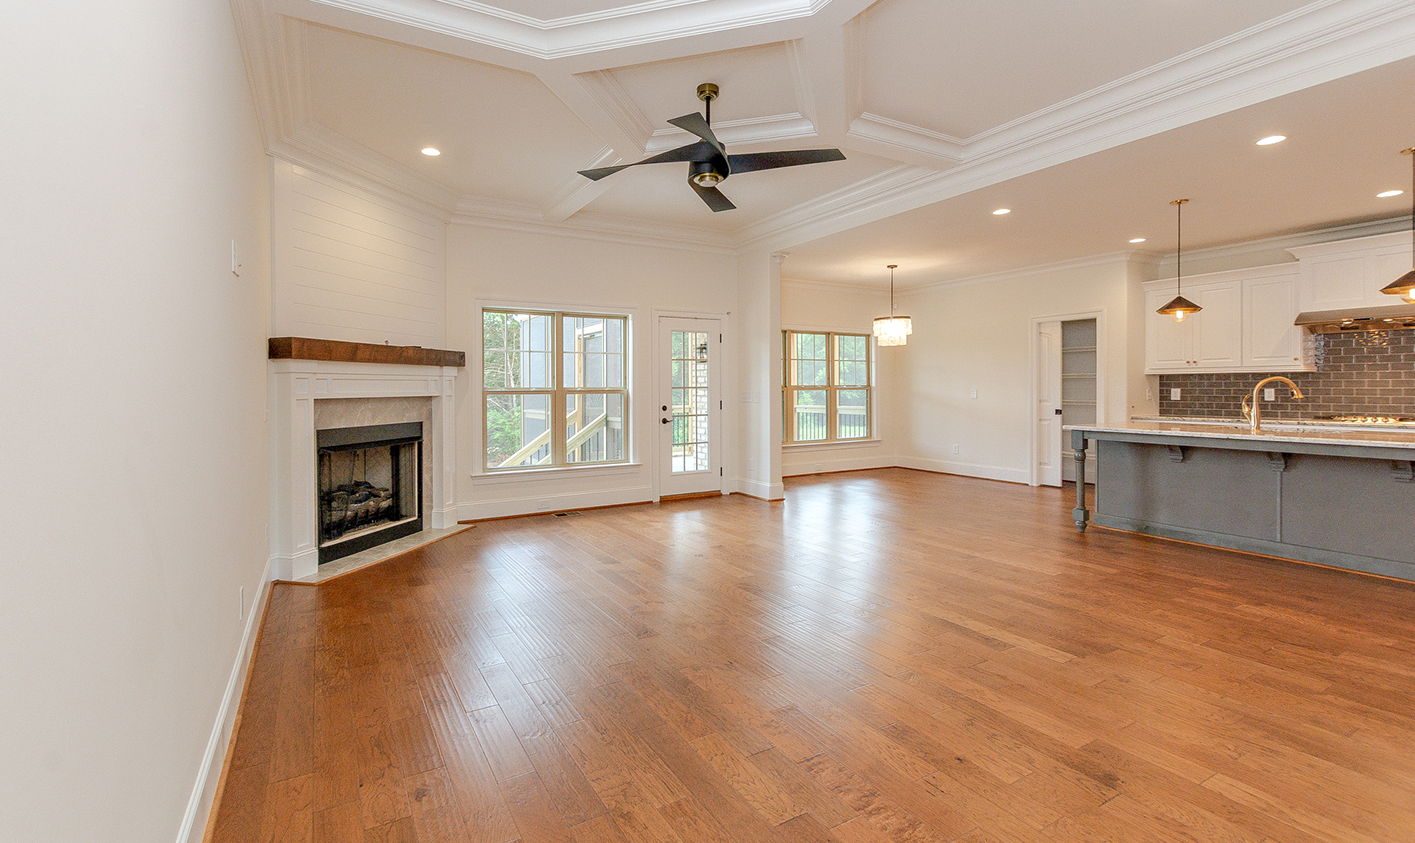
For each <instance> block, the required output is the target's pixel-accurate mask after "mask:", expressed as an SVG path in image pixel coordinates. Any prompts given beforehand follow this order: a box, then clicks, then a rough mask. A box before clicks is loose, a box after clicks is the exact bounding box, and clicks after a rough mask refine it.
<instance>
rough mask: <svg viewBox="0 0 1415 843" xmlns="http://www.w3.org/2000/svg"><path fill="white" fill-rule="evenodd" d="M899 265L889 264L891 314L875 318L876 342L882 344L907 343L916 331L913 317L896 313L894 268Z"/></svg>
mask: <svg viewBox="0 0 1415 843" xmlns="http://www.w3.org/2000/svg"><path fill="white" fill-rule="evenodd" d="M898 267H899V264H897V263H892V264H890V265H889V315H888V316H881V317H879V318H878V319H876V320H875V342H877V343H879V344H880V345H905V344H907V343H908V342H909V335H910V334H912V333H914V321H913V320H912V319H910V318H909V317H907V316H895V315H894V270H895V269H897V268H898Z"/></svg>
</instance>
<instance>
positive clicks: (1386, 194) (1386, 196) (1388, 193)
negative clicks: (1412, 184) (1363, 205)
mask: <svg viewBox="0 0 1415 843" xmlns="http://www.w3.org/2000/svg"><path fill="white" fill-rule="evenodd" d="M1404 192H1405V191H1403V190H1382V191H1381V192H1380V193H1377V194H1376V198H1377V199H1389V198H1391V197H1392V196H1399V195H1400V194H1402V193H1404Z"/></svg>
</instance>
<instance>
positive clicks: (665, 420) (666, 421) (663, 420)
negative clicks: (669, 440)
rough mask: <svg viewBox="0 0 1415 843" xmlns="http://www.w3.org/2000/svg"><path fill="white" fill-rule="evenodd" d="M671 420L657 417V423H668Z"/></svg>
mask: <svg viewBox="0 0 1415 843" xmlns="http://www.w3.org/2000/svg"><path fill="white" fill-rule="evenodd" d="M671 421H673V419H659V420H658V423H659V424H668V423H669V422H671Z"/></svg>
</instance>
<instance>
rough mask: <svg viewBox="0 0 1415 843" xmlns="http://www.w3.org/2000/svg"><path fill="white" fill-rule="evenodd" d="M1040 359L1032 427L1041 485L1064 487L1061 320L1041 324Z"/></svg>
mask: <svg viewBox="0 0 1415 843" xmlns="http://www.w3.org/2000/svg"><path fill="white" fill-rule="evenodd" d="M1036 349H1037V359H1036V360H1034V361H1033V364H1032V371H1033V373H1034V375H1033V376H1034V378H1035V379H1036V383H1035V385H1034V386H1033V394H1034V395H1035V396H1036V406H1035V408H1034V417H1035V419H1036V424H1034V425H1033V426H1032V428H1033V435H1034V436H1036V448H1035V452H1036V455H1037V467H1036V472H1035V474H1034V476H1035V477H1036V483H1037V484H1038V485H1041V486H1060V485H1061V321H1060V320H1057V321H1052V322H1038V323H1037V343H1036Z"/></svg>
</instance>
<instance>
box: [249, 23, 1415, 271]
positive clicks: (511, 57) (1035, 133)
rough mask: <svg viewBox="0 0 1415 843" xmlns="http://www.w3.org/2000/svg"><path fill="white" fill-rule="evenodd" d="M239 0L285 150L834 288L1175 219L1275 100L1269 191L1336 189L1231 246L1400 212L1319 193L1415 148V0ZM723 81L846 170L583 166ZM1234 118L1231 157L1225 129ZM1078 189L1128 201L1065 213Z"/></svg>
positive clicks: (1240, 164) (444, 201)
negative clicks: (713, 177)
mask: <svg viewBox="0 0 1415 843" xmlns="http://www.w3.org/2000/svg"><path fill="white" fill-rule="evenodd" d="M233 7H234V8H235V11H236V16H237V20H238V24H239V26H240V31H241V34H242V46H243V49H244V51H245V54H246V58H247V65H248V67H249V69H250V71H251V77H252V81H253V87H254V90H255V93H256V99H257V107H258V110H259V113H260V116H261V122H262V126H263V128H264V131H265V136H266V143H267V145H268V147H269V148H270V150H271V151H272V152H273V153H275V154H277V155H280V156H282V157H285V158H288V159H290V160H292V161H295V162H296V163H302V164H305V165H307V166H312V167H316V168H326V169H328V168H337V169H338V170H340V171H341V172H352V173H356V174H358V176H359V177H360V178H361V179H362V180H364V181H365V182H366V183H367V184H370V185H372V186H375V187H376V188H377V189H380V190H384V191H388V192H392V193H395V194H397V195H400V196H402V197H404V198H407V199H410V200H413V201H416V202H419V203H422V204H424V205H426V206H429V207H431V208H433V209H435V210H436V211H438V212H439V213H441V214H443V215H445V216H447V217H449V218H452V217H455V216H460V217H464V218H470V219H484V220H500V221H508V220H509V221H515V222H517V223H518V224H524V225H546V226H550V227H561V228H567V229H575V228H593V229H595V230H600V231H604V230H611V231H617V232H620V233H622V234H623V235H624V236H636V237H645V238H650V239H652V238H664V239H669V240H674V241H677V242H682V243H687V244H691V245H695V246H699V247H706V248H721V249H734V248H745V247H754V248H765V249H789V250H791V251H792V252H793V258H792V259H791V264H790V267H791V269H792V273H791V274H793V275H794V276H796V277H809V278H819V279H821V280H839V281H845V280H848V279H849V278H851V277H856V276H858V277H859V278H860V279H861V280H862V281H863V280H864V279H865V275H867V274H868V273H864V272H857V271H856V270H853V269H851V268H850V267H851V266H853V265H856V264H858V265H859V266H864V265H865V262H866V261H870V262H877V261H878V259H879V256H880V255H884V254H886V253H893V254H896V255H917V256H918V257H919V259H920V262H921V263H928V264H929V265H930V266H932V267H934V268H935V270H936V271H940V272H941V271H943V270H942V269H940V268H941V267H944V266H952V267H953V269H952V270H950V272H990V271H999V270H1003V269H1008V268H1015V267H1017V266H1024V265H1028V263H1027V262H1030V263H1037V262H1045V261H1046V260H1059V259H1064V258H1065V257H1067V256H1070V255H1071V254H1072V253H1073V252H1075V251H1076V250H1077V249H1080V248H1092V249H1098V250H1099V251H1112V250H1113V248H1114V247H1113V246H1112V244H1113V243H1117V242H1119V243H1123V242H1124V240H1123V239H1118V238H1120V235H1121V234H1125V233H1128V232H1130V231H1132V230H1134V229H1136V228H1137V227H1138V228H1146V229H1147V230H1149V229H1150V228H1155V227H1157V226H1158V225H1159V219H1160V218H1162V217H1164V216H1165V215H1164V213H1163V212H1164V211H1166V210H1168V208H1167V204H1166V203H1167V199H1168V198H1172V197H1169V196H1168V193H1169V192H1173V190H1181V191H1182V189H1183V188H1184V187H1185V185H1184V184H1183V182H1184V179H1183V178H1179V177H1178V176H1181V175H1183V174H1184V173H1186V172H1187V173H1195V174H1198V175H1197V176H1196V177H1200V178H1201V180H1204V179H1206V180H1207V181H1206V182H1205V183H1207V184H1210V185H1211V186H1212V188H1213V189H1214V190H1215V192H1216V193H1221V192H1223V190H1224V189H1225V188H1231V190H1230V192H1231V193H1238V192H1240V191H1239V190H1238V188H1240V187H1242V185H1243V180H1244V179H1249V178H1253V177H1255V175H1254V174H1255V171H1254V169H1253V167H1252V166H1249V165H1248V164H1247V163H1245V162H1247V161H1248V158H1249V157H1250V156H1251V155H1252V152H1253V150H1252V148H1251V141H1252V140H1253V138H1249V137H1248V135H1250V134H1252V132H1253V131H1265V130H1262V129H1258V128H1257V122H1255V121H1260V120H1266V121H1267V123H1268V124H1271V125H1274V126H1281V127H1288V126H1292V127H1294V128H1292V129H1291V130H1290V131H1286V130H1285V131H1284V133H1286V134H1289V135H1290V136H1292V141H1289V143H1288V144H1287V145H1285V148H1283V149H1282V150H1281V152H1280V153H1279V154H1278V155H1275V156H1269V158H1267V159H1263V160H1264V161H1266V162H1268V164H1271V162H1273V161H1281V162H1283V163H1282V167H1283V168H1285V169H1282V168H1279V169H1278V170H1276V171H1274V172H1271V173H1269V172H1267V171H1266V170H1262V168H1261V167H1260V168H1259V169H1258V170H1257V171H1256V172H1257V173H1258V174H1259V175H1261V176H1262V178H1266V179H1268V180H1269V181H1271V182H1272V183H1273V184H1282V183H1284V182H1288V183H1297V182H1301V181H1302V180H1305V179H1307V178H1309V177H1311V176H1313V175H1321V176H1322V177H1323V178H1324V179H1325V180H1324V181H1322V184H1323V185H1324V187H1323V193H1322V195H1311V194H1313V193H1314V191H1307V192H1305V193H1304V192H1301V191H1292V193H1294V194H1297V195H1291V196H1287V197H1286V198H1285V201H1284V203H1283V204H1282V205H1281V207H1280V208H1278V209H1276V210H1275V211H1274V212H1273V214H1271V215H1252V214H1250V215H1248V216H1247V217H1244V216H1243V215H1242V213H1241V212H1240V211H1236V210H1225V211H1224V212H1223V213H1222V215H1220V214H1218V213H1217V212H1216V213H1215V222H1214V225H1215V228H1216V230H1215V232H1214V233H1213V234H1212V237H1211V239H1213V240H1215V241H1223V240H1224V238H1225V236H1226V234H1225V233H1224V232H1225V231H1228V232H1231V233H1232V236H1231V237H1230V238H1229V240H1228V242H1233V241H1234V240H1237V239H1239V234H1240V232H1241V233H1242V234H1243V235H1244V236H1264V235H1266V234H1272V233H1277V232H1278V231H1280V230H1291V229H1294V228H1301V227H1303V226H1306V227H1315V226H1319V225H1329V224H1332V223H1335V222H1343V221H1349V220H1350V219H1354V218H1372V217H1378V216H1382V215H1385V216H1394V215H1398V214H1399V209H1398V208H1395V207H1391V206H1389V204H1388V203H1387V204H1384V205H1383V204H1379V203H1376V201H1375V200H1370V202H1369V203H1367V204H1362V202H1364V201H1365V200H1358V199H1353V200H1352V201H1350V202H1346V203H1344V204H1343V203H1341V202H1334V201H1331V197H1330V194H1329V192H1328V191H1327V189H1326V187H1325V185H1326V184H1327V182H1333V183H1336V182H1340V183H1352V184H1354V183H1356V182H1358V181H1360V180H1361V179H1363V178H1365V179H1367V180H1370V179H1374V178H1375V177H1376V176H1377V175H1378V174H1379V175H1380V176H1381V178H1385V177H1386V176H1385V170H1386V169H1389V168H1388V167H1387V166H1386V165H1387V164H1388V163H1389V162H1386V161H1385V160H1384V158H1394V159H1395V164H1397V165H1398V164H1399V163H1400V162H1399V156H1397V155H1395V152H1397V151H1398V150H1399V149H1400V148H1401V147H1400V145H1401V144H1404V145H1409V143H1410V140H1400V139H1399V138H1400V137H1402V136H1405V137H1408V136H1411V135H1415V123H1412V119H1411V111H1412V108H1411V97H1410V94H1411V86H1410V84H1409V82H1410V79H1411V78H1412V74H1413V73H1415V71H1412V66H1411V63H1410V62H1408V61H1405V60H1406V59H1410V58H1411V57H1412V56H1415V4H1411V3H1410V2H1409V0H1319V1H1318V2H1314V3H1303V2H1300V0H1245V2H1242V3H1233V2H1231V0H1185V2H1178V1H1177V0H1160V2H1151V3H1132V2H1120V0H1109V2H1106V1H1104V0H1075V1H1074V2H1069V3H1039V2H1036V1H1035V0H989V2H987V3H979V2H977V0H879V2H876V3H873V4H872V3H870V2H868V0H650V2H639V3H634V4H625V3H622V2H615V0H484V2H474V1H473V0H234V6H233ZM1367 72H1369V75H1368V74H1367ZM1363 79H1364V80H1367V81H1366V82H1363V81H1361V80H1363ZM1343 81H1345V82H1346V83H1347V87H1346V88H1340V87H1332V88H1330V89H1327V87H1326V83H1331V85H1333V86H1340V85H1341V83H1342V82H1343ZM700 82H714V83H716V84H718V85H719V86H720V87H721V97H720V99H718V100H717V101H716V102H714V103H713V110H712V118H713V126H714V129H715V131H716V132H717V134H718V136H719V137H720V138H721V139H722V140H723V142H724V143H726V144H727V145H728V146H729V147H730V150H729V151H731V152H755V151H762V150H774V149H805V148H815V147H839V148H841V149H842V150H843V151H844V152H845V154H846V156H847V160H846V161H844V162H836V163H827V164H815V165H810V166H805V167H797V168H789V169H781V170H774V171H764V172H757V173H740V174H738V175H735V176H732V177H730V178H729V179H728V180H727V181H726V182H724V183H723V184H722V191H723V193H725V194H726V195H727V196H729V197H730V198H731V199H732V200H733V201H734V202H735V203H736V204H737V206H738V208H737V210H734V211H728V212H724V213H719V214H714V213H712V212H711V211H709V210H708V209H707V208H706V207H705V206H704V205H703V204H702V202H701V201H699V200H698V198H697V197H696V196H695V195H694V194H693V192H692V191H691V190H690V189H689V187H688V185H687V184H686V175H687V174H686V168H685V167H684V165H682V164H662V165H656V166H646V167H642V168H635V169H631V170H626V171H624V172H622V173H619V174H616V175H614V176H612V177H610V178H607V179H604V180H602V181H599V182H590V181H588V180H587V179H585V178H583V177H581V176H579V175H578V174H577V173H576V171H577V170H580V169H586V168H589V167H594V166H604V165H608V164H612V163H623V162H629V161H636V160H638V159H640V158H643V157H645V156H647V155H651V154H655V153H658V152H661V151H663V150H666V149H670V148H673V147H675V146H678V145H681V144H684V143H687V142H690V140H691V136H689V135H688V134H687V133H685V132H682V131H680V130H678V129H676V128H674V127H672V126H670V125H668V123H667V122H666V121H667V120H668V119H670V118H673V117H677V116H679V115H682V114H686V113H688V112H690V111H697V110H700V109H701V106H702V103H700V102H699V101H698V100H697V99H696V97H695V94H694V92H695V89H696V87H697V85H698V84H699V83H700ZM1323 90H1327V91H1328V92H1327V93H1321V92H1322V91H1323ZM1330 91H1340V92H1341V93H1340V94H1339V95H1334V94H1332V93H1330ZM1353 103H1356V104H1357V105H1359V107H1356V106H1355V105H1353ZM1343 108H1344V109H1345V110H1343ZM1314 109H1325V110H1326V111H1314ZM1328 113H1329V115H1330V117H1329V116H1328ZM1244 115H1247V117H1246V118H1245V116H1244ZM1338 115H1340V119H1341V120H1342V121H1343V122H1342V123H1341V124H1340V125H1333V119H1334V118H1336V117H1337V116H1338ZM1273 131H1277V129H1274V130H1273ZM1222 133H1226V134H1223V136H1224V137H1227V138H1229V139H1230V140H1231V141H1232V143H1233V144H1235V147H1234V148H1232V149H1230V148H1229V147H1225V146H1221V145H1217V143H1216V141H1215V138H1216V137H1218V136H1219V134H1222ZM1258 136H1261V135H1258ZM1338 136H1340V137H1338ZM1340 138H1345V141H1346V142H1344V143H1339V142H1337V141H1338V140H1339V139H1340ZM1411 140H1415V137H1412V138H1411ZM1392 144H1394V147H1393V148H1390V147H1391V146H1392ZM425 146H434V147H437V148H438V149H440V150H441V151H442V155H440V156H438V157H436V158H429V157H426V156H424V155H422V154H421V153H420V150H421V149H422V148H423V147H425ZM1200 150H1202V151H1203V152H1202V154H1201V153H1200V152H1199V151H1200ZM1333 151H1335V152H1336V153H1337V154H1336V155H1332V154H1331V153H1332V152H1333ZM1162 162H1168V166H1165V164H1164V163H1162ZM1268 164H1264V165H1263V166H1268ZM1162 174H1168V175H1170V176H1175V178H1162V177H1161V175H1162ZM1059 185H1069V186H1070V188H1069V189H1063V188H1062V187H1060V186H1059ZM1256 187H1257V185H1255V189H1256ZM1363 189H1364V188H1363ZM1362 195H1365V194H1362ZM1067 196H1071V197H1078V196H1084V197H1086V198H1087V200H1088V201H1090V202H1102V203H1106V206H1105V207H1104V208H1103V209H1101V210H1103V211H1104V212H1103V213H1095V214H1089V215H1080V216H1078V215H1077V214H1075V213H1071V214H1068V215H1065V216H1064V217H1057V216H1055V215H1052V216H1049V217H1048V216H1045V215H1044V214H1042V212H1041V209H1042V208H1047V209H1050V210H1053V211H1054V210H1056V209H1057V208H1058V207H1065V203H1064V202H1059V200H1060V199H1062V198H1065V197H1067ZM994 201H998V202H1002V201H1005V202H1006V203H1008V204H1009V205H1010V206H1011V207H1014V208H1015V209H1016V211H1015V212H1014V214H1013V215H1009V217H1010V219H1006V220H1005V221H1004V222H1005V223H1006V224H1009V225H1010V226H1011V228H1010V229H1001V228H999V227H997V226H993V225H991V224H992V223H994V222H997V220H996V219H995V218H992V217H991V216H990V215H989V214H984V216H987V217H988V219H986V220H984V221H983V222H981V223H979V222H978V221H976V220H974V219H973V216H970V215H972V214H974V213H975V211H978V210H979V209H987V206H988V205H990V204H992V203H993V202H994ZM1136 203H1143V207H1144V209H1145V210H1144V211H1143V212H1141V210H1140V208H1141V207H1142V205H1141V204H1136ZM1220 204H1221V203H1218V202H1215V203H1214V207H1217V206H1218V205H1220ZM1149 206H1156V207H1158V208H1159V209H1160V213H1159V214H1157V215H1155V219H1153V220H1151V219H1150V218H1149V217H1150V209H1149ZM1225 207H1226V206H1225ZM1193 210H1194V216H1196V217H1198V216H1199V215H1200V203H1199V202H1198V200H1197V199H1196V202H1195V205H1194V206H1193ZM1043 219H1045V220H1046V222H1045V223H1044V224H1043V223H1041V222H1039V221H1040V220H1043ZM1029 221H1030V222H1029ZM1137 221H1143V222H1144V225H1137ZM1240 223H1241V224H1240ZM1225 225H1227V226H1228V228H1227V229H1224V226H1225ZM1136 236H1139V235H1136ZM970 238H971V239H970ZM1009 238H1010V239H1009ZM1157 239H1158V238H1157ZM1004 244H1005V245H1004ZM1165 248H1169V244H1168V243H1166V244H1165ZM1092 253H1094V252H1092ZM963 255H973V256H974V257H973V258H970V259H964V258H962V257H960V256H963ZM987 255H991V256H992V257H982V256H987ZM1039 259H1040V260H1039ZM900 260H902V258H900ZM870 265H872V263H871V264H870ZM931 271H933V270H931ZM934 280H937V276H935V277H934Z"/></svg>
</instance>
